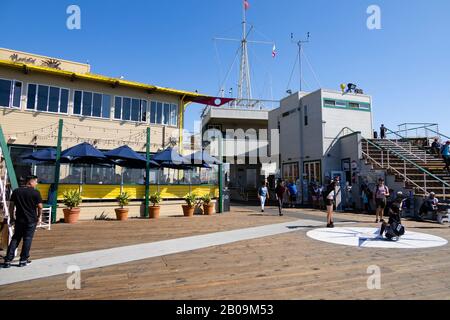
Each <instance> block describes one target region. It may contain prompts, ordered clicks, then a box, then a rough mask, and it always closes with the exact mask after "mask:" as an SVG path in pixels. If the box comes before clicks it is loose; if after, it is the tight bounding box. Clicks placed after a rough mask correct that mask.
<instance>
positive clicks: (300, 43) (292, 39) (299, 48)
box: [291, 32, 311, 91]
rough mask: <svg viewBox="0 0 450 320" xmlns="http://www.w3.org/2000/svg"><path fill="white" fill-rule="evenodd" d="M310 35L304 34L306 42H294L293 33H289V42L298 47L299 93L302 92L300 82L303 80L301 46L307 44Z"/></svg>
mask: <svg viewBox="0 0 450 320" xmlns="http://www.w3.org/2000/svg"><path fill="white" fill-rule="evenodd" d="M310 36H311V34H310V32H308V33H307V34H306V40H297V41H295V40H294V33H292V32H291V42H292V43H295V44H297V46H298V65H299V73H300V91H302V89H303V87H302V80H303V68H302V52H303V45H304V44H306V43H309V38H310Z"/></svg>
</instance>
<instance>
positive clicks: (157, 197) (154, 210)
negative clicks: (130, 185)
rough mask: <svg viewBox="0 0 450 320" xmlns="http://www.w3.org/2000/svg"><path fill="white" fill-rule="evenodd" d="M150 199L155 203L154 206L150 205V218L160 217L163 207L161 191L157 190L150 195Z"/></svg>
mask: <svg viewBox="0 0 450 320" xmlns="http://www.w3.org/2000/svg"><path fill="white" fill-rule="evenodd" d="M149 200H150V202H151V203H152V204H153V205H152V206H149V207H148V212H149V216H150V219H158V218H159V211H160V209H161V207H160V206H159V204H160V202H161V192H155V193H154V194H152V195H150V197H149Z"/></svg>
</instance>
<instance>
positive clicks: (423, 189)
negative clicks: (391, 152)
mask: <svg viewBox="0 0 450 320" xmlns="http://www.w3.org/2000/svg"><path fill="white" fill-rule="evenodd" d="M363 153H365V152H364V151H363ZM366 157H367V158H369V159H371V160H372V161H373V162H374V163H376V164H377V165H379V166H380V167H382V168H383V165H382V164H381V163H379V162H378V161H377V160H375V159H374V158H372V157H371V156H370V155H368V154H366ZM387 169H388V170H389V169H391V170H393V171H395V172H397V174H399V175H401V176H403V178H404V179H405V181H409V183H411V184H413V185H415V187H416V188H418V189H421V190H422V191H423V192H425V193H427V190H426V189H425V188H424V187H421V186H419V185H418V184H417V183H415V182H414V181H413V180H411V179H410V178H408V177H407V176H406V174H403V173H401V172H400V171H399V170H397V169H395V168H394V167H392V166H390V165H389V164H388V166H387Z"/></svg>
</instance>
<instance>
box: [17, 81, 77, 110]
mask: <svg viewBox="0 0 450 320" xmlns="http://www.w3.org/2000/svg"><path fill="white" fill-rule="evenodd" d="M30 85H35V86H36V93H35V95H34V109H28V91H29V89H30ZM39 86H44V87H48V90H47V94H48V97H47V110H46V111H43V110H37V105H38V94H39ZM50 88H58V89H59V96H58V111H57V112H54V111H48V108H49V106H50ZM62 90H67V97H68V98H67V111H66V112H61V92H62ZM26 96H27V101H26V102H27V103H26V107H25V111H29V112H44V113H50V114H64V115H69V104H70V88H66V87H59V86H55V85H51V84H46V83H36V82H28V83H27V94H26Z"/></svg>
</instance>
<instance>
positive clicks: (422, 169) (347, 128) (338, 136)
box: [325, 127, 450, 187]
mask: <svg viewBox="0 0 450 320" xmlns="http://www.w3.org/2000/svg"><path fill="white" fill-rule="evenodd" d="M344 130H348V131H350V132H351V133H357V131H355V130H353V129H351V128H349V127H344V128H342V130H341V131H340V132H339V133H338V135H337V136H336V137H335V138H334V140H333V142H332V143H331V145H330V146H329V147H328V151H329V150H330V149H331V147H332V146H333V144H334V142H335V141H337V140H338V139H340V135H341V134H342V132H344ZM361 138H362V139H363V140H364V141H366V142H367V143H368V144H370V145H372V146H373V147H375V148H377V149H378V150H381V151H383V148H382V147H380V146H378V145H377V144H375V143H373V142H372V141H370V140H369V139H367V138H366V137H364V136H362V135H361ZM328 151H327V153H328ZM388 151H390V152H392V153H393V154H395V155H396V156H397V157H398V158H400V159H401V160H403V161H405V162H408V163H410V164H412V165H413V166H414V167H416V168H417V169H419V171H421V172H422V173H425V174H427V175H429V176H431V177H432V178H434V179H436V180H437V181H439V182H440V183H442V184H443V185H445V186H447V187H450V184H448V183H447V182H445V181H444V180H442V179H441V178H439V177H438V176H436V175H434V174H433V173H431V172H429V171H428V170H427V169H425V168H423V167H421V166H419V165H418V164H417V163H415V162H413V161H411V160H409V159H407V158H405V157H403V156H402V155H401V154H399V153H397V152H395V151H393V150H388ZM325 154H326V153H325Z"/></svg>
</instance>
